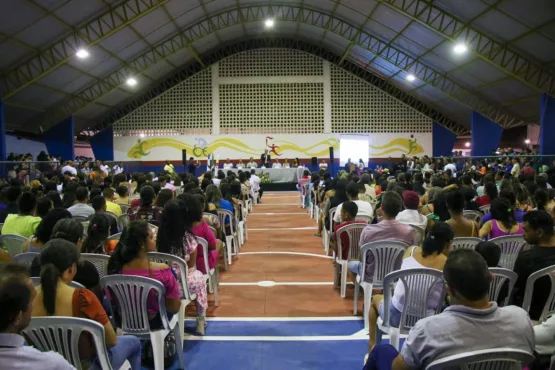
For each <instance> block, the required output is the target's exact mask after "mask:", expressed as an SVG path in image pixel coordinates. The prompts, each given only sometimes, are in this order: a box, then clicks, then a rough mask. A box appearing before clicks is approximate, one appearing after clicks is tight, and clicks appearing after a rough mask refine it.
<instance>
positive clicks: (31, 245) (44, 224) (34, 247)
mask: <svg viewBox="0 0 555 370" xmlns="http://www.w3.org/2000/svg"><path fill="white" fill-rule="evenodd" d="M64 218H71V213H69V212H68V211H67V210H65V209H54V210H52V211H50V213H48V214H47V215H46V216H44V218H43V219H42V221H41V222H40V224H39V225H38V226H37V229H36V230H35V236H34V237H32V238H31V239H29V240H27V242H26V243H25V246H24V247H23V252H35V253H40V252H41V251H42V248H43V247H44V245H45V244H46V243H47V242H48V241H49V240H50V236H51V235H52V229H53V228H54V226H55V225H56V223H57V222H58V221H59V220H61V219H64Z"/></svg>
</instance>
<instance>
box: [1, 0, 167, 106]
mask: <svg viewBox="0 0 555 370" xmlns="http://www.w3.org/2000/svg"><path fill="white" fill-rule="evenodd" d="M167 2H168V0H128V1H126V2H124V3H122V4H120V5H118V6H115V7H114V8H112V9H110V10H109V11H107V12H104V13H102V14H101V15H99V16H98V17H96V18H95V19H93V20H91V21H90V22H88V23H87V24H85V25H83V26H81V27H79V28H78V29H76V30H75V31H74V32H72V33H71V34H69V35H66V36H64V37H63V38H61V39H60V40H58V41H56V42H55V43H53V44H51V45H49V46H48V47H46V48H45V49H43V50H41V51H40V52H39V53H37V54H35V55H33V56H32V57H31V58H30V59H28V60H27V61H25V62H24V63H22V64H19V65H17V66H15V67H14V68H12V69H11V70H9V71H7V72H6V73H5V74H3V75H2V76H1V79H0V82H1V83H2V91H3V95H2V99H4V100H5V99H8V98H10V97H12V96H14V95H15V94H17V93H18V92H19V91H21V90H23V89H24V88H26V87H27V86H29V85H31V84H33V83H34V82H36V81H38V80H40V79H41V78H42V77H44V76H46V75H47V74H48V73H50V72H52V71H54V70H55V69H56V68H58V67H60V66H62V65H63V64H65V63H66V62H67V61H69V60H70V59H71V58H73V57H74V56H75V53H76V51H77V49H79V48H80V47H87V46H88V47H92V46H94V45H96V44H98V43H99V42H100V41H102V40H104V39H105V38H107V37H108V36H111V35H113V34H114V33H116V32H117V31H119V30H121V29H123V28H125V27H126V26H128V25H129V24H131V23H133V22H134V21H136V20H137V19H139V18H141V17H142V16H144V15H146V14H148V13H150V12H151V11H153V10H154V9H156V8H158V7H160V6H162V5H163V4H165V3H167Z"/></svg>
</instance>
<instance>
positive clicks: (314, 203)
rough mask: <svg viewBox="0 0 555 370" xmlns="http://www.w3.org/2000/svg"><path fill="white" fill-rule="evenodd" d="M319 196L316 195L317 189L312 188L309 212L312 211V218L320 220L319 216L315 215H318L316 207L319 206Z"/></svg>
mask: <svg viewBox="0 0 555 370" xmlns="http://www.w3.org/2000/svg"><path fill="white" fill-rule="evenodd" d="M317 199H318V198H317V197H316V191H315V190H314V188H312V189H310V209H309V213H310V218H314V219H316V220H318V218H317V217H315V216H316V215H317V212H316V209H317V208H318V201H317Z"/></svg>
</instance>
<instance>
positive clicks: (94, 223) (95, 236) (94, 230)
mask: <svg viewBox="0 0 555 370" xmlns="http://www.w3.org/2000/svg"><path fill="white" fill-rule="evenodd" d="M109 217H110V216H108V215H106V214H104V213H95V214H94V215H93V216H92V217H91V219H90V220H89V228H88V229H87V237H86V238H85V240H84V241H83V247H82V248H81V250H82V252H83V253H98V246H99V245H102V244H104V243H105V242H106V239H108V236H110V219H109ZM103 252H104V249H103V248H102V249H101V253H103Z"/></svg>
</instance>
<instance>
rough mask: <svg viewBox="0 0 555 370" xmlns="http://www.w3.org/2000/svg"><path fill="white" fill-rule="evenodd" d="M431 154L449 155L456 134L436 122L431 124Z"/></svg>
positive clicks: (451, 153) (437, 155) (436, 155)
mask: <svg viewBox="0 0 555 370" xmlns="http://www.w3.org/2000/svg"><path fill="white" fill-rule="evenodd" d="M432 139H433V156H434V157H450V156H452V155H453V148H454V146H455V141H456V140H457V134H455V133H454V132H453V131H451V130H449V129H448V128H446V127H445V126H442V125H440V124H439V123H437V122H434V123H433V124H432Z"/></svg>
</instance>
